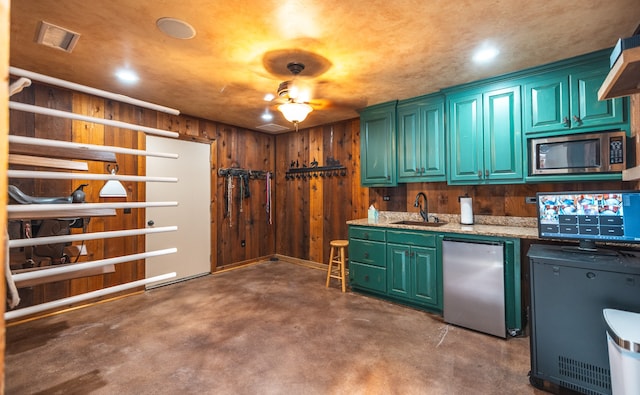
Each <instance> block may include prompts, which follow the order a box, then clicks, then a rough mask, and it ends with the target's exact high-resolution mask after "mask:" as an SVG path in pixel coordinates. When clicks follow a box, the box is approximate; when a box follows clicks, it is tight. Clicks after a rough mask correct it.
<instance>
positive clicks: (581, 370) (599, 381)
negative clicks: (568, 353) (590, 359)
mask: <svg viewBox="0 0 640 395" xmlns="http://www.w3.org/2000/svg"><path fill="white" fill-rule="evenodd" d="M558 373H559V374H560V376H563V377H565V378H567V379H571V380H566V381H565V380H562V381H561V383H560V385H562V386H563V387H565V388H569V389H572V390H575V391H579V392H582V393H584V394H587V395H604V394H610V393H611V373H610V371H609V369H607V368H602V367H600V366H595V365H592V364H589V363H585V362H580V361H577V360H575V359H572V358H567V357H563V356H559V357H558ZM580 384H584V385H586V387H582V386H581V385H580ZM598 389H601V391H599V390H598Z"/></svg>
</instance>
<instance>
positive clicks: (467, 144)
mask: <svg viewBox="0 0 640 395" xmlns="http://www.w3.org/2000/svg"><path fill="white" fill-rule="evenodd" d="M481 114H482V94H480V93H478V94H467V95H452V96H451V97H450V98H449V150H450V151H449V180H450V181H452V182H455V181H466V182H470V183H473V182H476V183H477V182H478V181H481V180H482V179H483V178H484V174H483V173H484V164H483V161H484V152H483V151H484V150H483V138H482V115H481Z"/></svg>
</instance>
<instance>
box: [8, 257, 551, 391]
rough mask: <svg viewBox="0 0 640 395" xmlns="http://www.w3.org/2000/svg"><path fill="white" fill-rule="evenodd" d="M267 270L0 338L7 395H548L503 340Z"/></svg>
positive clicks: (319, 274) (312, 273)
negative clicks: (4, 343)
mask: <svg viewBox="0 0 640 395" xmlns="http://www.w3.org/2000/svg"><path fill="white" fill-rule="evenodd" d="M324 281H325V272H323V271H320V270H316V269H312V268H308V267H304V266H300V265H296V264H293V263H287V262H283V261H278V262H265V263H260V264H256V265H252V266H248V267H244V268H241V269H237V270H233V271H229V272H225V273H220V274H216V275H213V276H206V277H202V278H198V279H194V280H190V281H187V282H183V283H179V284H174V285H170V286H166V287H162V288H157V289H154V290H151V291H148V292H145V293H144V294H141V295H136V296H131V297H127V298H123V299H120V300H116V301H112V302H108V303H103V304H98V305H95V306H92V307H90V308H85V309H80V310H76V311H71V312H68V313H64V314H59V315H56V316H52V317H48V318H44V319H40V320H36V321H32V322H28V323H25V324H21V325H17V326H13V327H9V328H7V346H6V357H5V361H6V393H7V394H34V393H47V394H88V393H92V394H178V393H180V394H196V393H197V394H303V393H304V394H447V395H451V394H461V395H462V394H465V395H466V394H545V392H542V391H540V390H537V389H535V388H533V387H532V386H530V385H529V381H528V378H527V372H528V371H529V367H530V365H529V338H512V339H508V340H503V339H499V338H495V337H492V336H489V335H485V334H481V333H476V332H473V331H470V330H466V329H463V328H459V327H455V326H451V325H447V324H445V323H443V321H442V319H441V318H440V317H438V316H434V315H431V314H428V313H425V312H421V311H417V310H413V309H410V308H405V307H402V306H398V305H394V304H391V303H388V302H384V301H381V300H377V299H374V298H370V297H366V296H363V295H360V294H357V293H352V292H348V293H344V294H343V293H341V292H340V290H339V287H338V282H337V280H332V281H334V282H333V283H332V287H330V288H329V289H327V288H325V286H324Z"/></svg>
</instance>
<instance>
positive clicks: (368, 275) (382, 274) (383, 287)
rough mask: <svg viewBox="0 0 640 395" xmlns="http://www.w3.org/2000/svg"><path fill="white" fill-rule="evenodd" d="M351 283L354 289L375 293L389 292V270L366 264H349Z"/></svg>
mask: <svg viewBox="0 0 640 395" xmlns="http://www.w3.org/2000/svg"><path fill="white" fill-rule="evenodd" d="M349 283H350V284H351V287H352V288H360V289H364V290H368V291H373V292H381V293H386V292H387V270H386V269H385V268H383V267H379V266H373V265H367V264H366V263H359V262H350V263H349Z"/></svg>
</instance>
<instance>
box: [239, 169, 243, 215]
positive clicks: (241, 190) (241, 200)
mask: <svg viewBox="0 0 640 395" xmlns="http://www.w3.org/2000/svg"><path fill="white" fill-rule="evenodd" d="M238 177H240V212H242V205H243V203H244V175H242V174H240V175H239V176H238Z"/></svg>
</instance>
